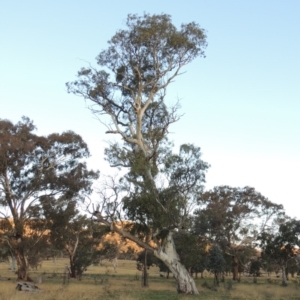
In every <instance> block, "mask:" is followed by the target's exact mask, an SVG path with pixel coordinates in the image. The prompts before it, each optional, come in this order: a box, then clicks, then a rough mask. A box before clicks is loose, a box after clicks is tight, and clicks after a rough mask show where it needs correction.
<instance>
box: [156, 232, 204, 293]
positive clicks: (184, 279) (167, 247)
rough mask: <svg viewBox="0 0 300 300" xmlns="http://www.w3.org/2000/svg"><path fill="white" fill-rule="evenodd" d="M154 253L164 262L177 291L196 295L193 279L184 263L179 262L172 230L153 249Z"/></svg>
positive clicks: (196, 290)
mask: <svg viewBox="0 0 300 300" xmlns="http://www.w3.org/2000/svg"><path fill="white" fill-rule="evenodd" d="M154 255H155V256H156V257H157V258H159V259H160V260H161V261H163V262H164V263H165V265H166V266H167V267H168V268H169V269H170V271H171V272H172V274H173V276H174V277H175V279H176V282H177V292H178V293H182V294H194V295H198V294H199V292H198V289H197V287H196V284H195V281H194V279H193V277H192V276H191V275H190V273H189V272H188V271H187V269H186V268H185V266H184V265H182V264H181V262H180V259H179V256H178V254H177V252H176V248H175V244H174V240H173V235H172V232H169V233H168V235H167V236H166V237H165V238H164V239H163V241H162V242H161V245H160V246H159V247H158V248H157V249H156V250H154Z"/></svg>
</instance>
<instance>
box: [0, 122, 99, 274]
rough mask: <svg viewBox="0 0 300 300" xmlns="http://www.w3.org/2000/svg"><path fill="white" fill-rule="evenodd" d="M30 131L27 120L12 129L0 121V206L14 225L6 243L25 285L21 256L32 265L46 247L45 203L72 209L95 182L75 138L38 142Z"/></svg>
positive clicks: (86, 153)
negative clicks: (57, 204)
mask: <svg viewBox="0 0 300 300" xmlns="http://www.w3.org/2000/svg"><path fill="white" fill-rule="evenodd" d="M35 129H36V128H35V126H34V124H33V122H32V121H31V120H30V119H29V118H27V117H23V118H22V120H21V121H20V122H18V123H17V124H13V123H12V122H10V121H8V120H0V140H1V143H0V178H2V180H0V206H2V207H4V208H5V209H6V210H5V211H6V212H8V213H7V215H6V217H8V218H11V219H12V221H13V224H12V226H11V228H7V231H6V232H5V241H6V243H7V245H8V246H9V248H10V250H11V251H12V253H13V254H14V255H15V256H16V259H17V264H18V267H19V273H18V274H19V275H18V276H19V277H20V278H19V279H24V280H27V274H28V268H27V266H26V259H25V255H26V256H28V258H29V262H30V261H32V262H33V261H37V257H40V256H41V255H42V254H41V253H42V251H43V250H44V249H45V248H46V247H47V246H48V244H47V241H46V235H45V230H46V228H47V225H48V224H47V223H48V220H47V219H45V218H44V217H45V214H44V212H45V211H44V209H45V208H46V206H47V205H48V206H49V203H48V204H47V203H46V202H47V200H49V202H53V201H54V202H60V203H61V204H62V206H65V207H66V206H67V203H68V201H70V204H72V201H78V200H80V199H82V197H83V195H84V194H87V193H90V192H91V185H92V181H93V180H94V179H96V178H97V177H98V173H97V172H94V171H90V170H88V169H87V167H86V163H85V162H84V159H85V158H87V157H88V156H89V151H88V148H87V145H86V143H85V142H84V141H83V140H82V138H81V137H80V136H79V135H78V134H75V133H74V132H72V131H67V132H63V133H62V134H58V133H53V134H50V135H48V136H38V135H36V134H35V133H34V130H35ZM61 211H63V210H61ZM63 217H64V215H63V214H62V218H63ZM25 229H26V231H25ZM25 233H26V234H25ZM20 270H22V271H20ZM21 273H22V275H20V274H21Z"/></svg>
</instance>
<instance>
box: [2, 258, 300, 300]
mask: <svg viewBox="0 0 300 300" xmlns="http://www.w3.org/2000/svg"><path fill="white" fill-rule="evenodd" d="M66 263H67V260H66V259H59V260H58V261H57V263H56V264H54V263H53V262H52V261H44V262H43V264H42V267H41V269H39V270H37V271H32V272H31V277H32V278H37V277H39V276H42V279H43V283H41V284H38V286H39V287H40V289H41V292H40V293H26V292H19V291H16V290H15V286H16V279H15V278H16V276H15V274H13V273H12V272H11V271H10V270H9V265H8V264H5V263H0V276H1V277H2V278H3V279H4V278H6V277H10V278H11V280H3V281H0V299H3V300H35V299H39V300H68V299H72V300H96V299H97V300H98V299H99V300H100V299H101V300H103V299H120V300H133V299H138V300H187V299H193V300H194V299H205V300H212V299H214V300H221V299H222V300H224V299H236V300H238V299H241V300H243V299H245V300H246V299H247V300H254V299H257V300H262V299H269V300H279V299H281V300H289V299H290V300H292V299H293V300H300V285H299V283H298V282H297V280H296V279H295V280H290V282H289V285H288V286H287V287H282V286H281V285H280V280H279V279H278V280H277V281H276V279H275V278H274V279H273V281H272V282H271V283H268V282H267V280H266V278H259V280H258V282H257V283H253V282H252V280H251V278H246V277H245V278H242V281H241V282H240V283H233V282H232V281H231V280H230V279H229V278H228V279H226V280H225V283H220V286H219V287H218V288H217V289H214V288H212V287H213V282H212V278H211V277H210V276H209V274H206V275H205V278H203V279H197V280H196V284H197V286H198V288H199V292H200V295H199V296H186V295H178V294H177V293H176V284H175V281H174V279H172V278H170V279H166V278H161V277H160V276H159V272H158V269H157V268H151V269H150V276H149V287H148V288H143V287H141V273H140V272H139V271H137V270H136V267H135V262H133V261H119V266H118V269H117V273H114V270H113V268H112V266H111V264H110V262H108V261H105V262H104V264H103V266H100V267H99V266H93V267H90V268H89V269H88V270H87V272H86V274H85V275H84V276H83V278H82V280H81V281H78V280H70V281H69V282H66V281H65V283H64V278H63V270H64V267H65V265H66ZM1 277H0V279H1Z"/></svg>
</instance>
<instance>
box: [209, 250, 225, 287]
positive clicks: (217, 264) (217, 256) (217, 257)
mask: <svg viewBox="0 0 300 300" xmlns="http://www.w3.org/2000/svg"><path fill="white" fill-rule="evenodd" d="M225 265H226V262H225V259H224V257H223V252H222V250H221V249H220V247H219V246H218V245H216V244H213V245H212V246H211V247H210V249H209V252H208V255H207V258H206V268H207V270H208V271H210V272H212V273H213V274H214V284H215V285H219V276H220V274H221V273H222V272H224V271H225Z"/></svg>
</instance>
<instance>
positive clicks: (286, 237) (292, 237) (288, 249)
mask: <svg viewBox="0 0 300 300" xmlns="http://www.w3.org/2000/svg"><path fill="white" fill-rule="evenodd" d="M276 229H278V230H276V231H269V232H263V233H262V234H261V235H260V236H259V240H260V247H261V249H262V259H263V260H264V261H267V262H274V263H276V264H277V265H278V266H279V267H280V268H281V271H282V284H283V285H287V276H286V269H287V266H288V263H289V262H290V261H291V260H292V259H296V257H297V255H298V253H297V251H298V249H299V247H300V221H299V220H295V219H292V220H287V221H286V222H284V223H281V224H279V226H278V228H276Z"/></svg>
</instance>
